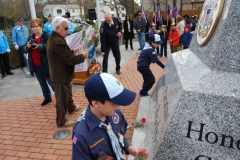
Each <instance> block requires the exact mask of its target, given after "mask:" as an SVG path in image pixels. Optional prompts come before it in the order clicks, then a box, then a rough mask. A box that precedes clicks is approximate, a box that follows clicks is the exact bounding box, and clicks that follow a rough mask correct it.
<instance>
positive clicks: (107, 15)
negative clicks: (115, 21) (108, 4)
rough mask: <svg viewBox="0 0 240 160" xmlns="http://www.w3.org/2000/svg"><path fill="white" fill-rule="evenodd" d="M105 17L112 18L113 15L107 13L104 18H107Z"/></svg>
mask: <svg viewBox="0 0 240 160" xmlns="http://www.w3.org/2000/svg"><path fill="white" fill-rule="evenodd" d="M105 17H112V15H111V13H105V14H104V18H105Z"/></svg>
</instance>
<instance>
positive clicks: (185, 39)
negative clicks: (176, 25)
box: [180, 26, 192, 49]
mask: <svg viewBox="0 0 240 160" xmlns="http://www.w3.org/2000/svg"><path fill="white" fill-rule="evenodd" d="M191 39H192V33H190V26H185V28H184V33H183V34H182V35H181V37H180V42H181V44H182V46H183V49H187V48H188V47H189V45H190V42H191Z"/></svg>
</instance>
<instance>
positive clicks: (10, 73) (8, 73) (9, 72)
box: [6, 71, 14, 75]
mask: <svg viewBox="0 0 240 160" xmlns="http://www.w3.org/2000/svg"><path fill="white" fill-rule="evenodd" d="M6 74H7V75H14V73H13V72H11V71H8V72H6Z"/></svg>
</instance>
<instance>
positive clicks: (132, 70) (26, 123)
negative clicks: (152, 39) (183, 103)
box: [0, 54, 167, 160]
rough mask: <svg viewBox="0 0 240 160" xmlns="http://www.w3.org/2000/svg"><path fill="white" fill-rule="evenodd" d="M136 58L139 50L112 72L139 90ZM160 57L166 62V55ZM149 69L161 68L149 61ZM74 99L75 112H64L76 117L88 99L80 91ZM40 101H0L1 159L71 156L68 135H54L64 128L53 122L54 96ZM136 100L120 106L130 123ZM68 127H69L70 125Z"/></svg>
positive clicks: (65, 159) (62, 158)
mask: <svg viewBox="0 0 240 160" xmlns="http://www.w3.org/2000/svg"><path fill="white" fill-rule="evenodd" d="M137 58H138V54H135V55H134V56H133V57H132V58H131V59H130V60H129V62H127V63H126V65H124V66H123V67H122V69H121V71H122V74H121V75H115V76H116V77H117V78H118V79H119V80H120V81H121V82H122V83H123V85H124V86H125V87H126V88H128V89H130V90H133V91H135V92H137V93H138V92H139V90H140V89H141V86H142V81H143V80H142V77H141V74H140V73H139V72H138V71H137V69H136V68H137V66H136V61H137ZM161 60H162V62H164V63H165V64H166V62H167V60H166V59H161ZM151 69H152V71H153V74H154V75H155V78H156V80H158V79H159V77H160V76H161V75H162V73H163V70H162V69H161V68H160V67H159V66H158V65H157V64H154V65H151ZM153 88H154V87H153ZM151 92H152V90H151V91H150V92H149V93H151ZM73 99H74V101H75V104H79V105H80V106H81V109H80V110H79V111H78V112H76V113H75V114H74V115H71V116H69V115H67V118H69V119H72V120H77V118H78V116H79V115H80V113H81V112H82V111H83V109H84V108H85V107H86V106H87V104H88V103H87V100H86V98H85V96H84V92H83V91H81V92H74V93H73ZM42 101H43V97H34V98H27V99H22V100H15V101H14V100H13V101H7V102H0V110H1V112H0V122H1V123H0V160H30V159H31V160H32V159H53V160H70V159H71V148H72V145H71V144H72V141H71V136H69V137H67V138H66V139H64V140H54V139H53V134H54V133H55V132H56V131H58V130H60V129H63V128H60V129H59V128H58V127H56V124H55V117H56V111H55V106H54V105H55V99H54V97H53V102H51V103H50V104H49V105H47V106H44V107H41V106H40V104H41V102H42ZM138 104H139V97H138V98H136V99H135V101H134V103H133V104H131V105H130V106H128V107H121V110H122V111H123V113H124V115H125V117H126V119H127V120H128V122H129V124H131V123H132V122H133V121H134V120H135V118H136V116H137V112H138ZM67 129H69V130H72V127H67ZM132 134H133V130H129V131H128V132H127V137H128V138H129V139H131V137H132Z"/></svg>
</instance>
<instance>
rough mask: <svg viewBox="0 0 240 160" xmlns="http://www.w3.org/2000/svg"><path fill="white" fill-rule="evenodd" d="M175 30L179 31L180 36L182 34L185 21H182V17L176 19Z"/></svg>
mask: <svg viewBox="0 0 240 160" xmlns="http://www.w3.org/2000/svg"><path fill="white" fill-rule="evenodd" d="M176 20H177V26H176V27H177V29H178V30H179V31H180V36H181V35H182V34H183V33H184V28H185V20H184V19H182V16H180V15H178V16H177V18H176Z"/></svg>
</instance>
